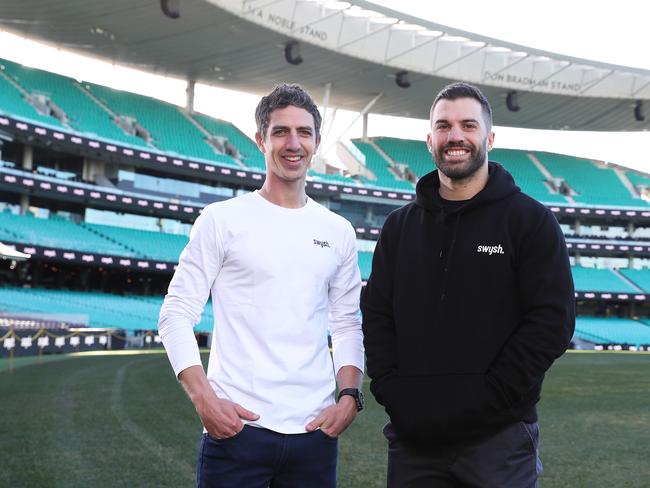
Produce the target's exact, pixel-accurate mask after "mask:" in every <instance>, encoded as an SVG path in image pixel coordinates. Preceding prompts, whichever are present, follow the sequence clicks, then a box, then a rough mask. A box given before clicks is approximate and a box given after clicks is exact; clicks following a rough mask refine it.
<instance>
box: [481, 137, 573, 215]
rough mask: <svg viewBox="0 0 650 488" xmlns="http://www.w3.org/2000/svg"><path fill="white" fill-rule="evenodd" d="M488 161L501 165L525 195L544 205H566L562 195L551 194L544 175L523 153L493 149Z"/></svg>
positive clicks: (513, 150)
mask: <svg viewBox="0 0 650 488" xmlns="http://www.w3.org/2000/svg"><path fill="white" fill-rule="evenodd" d="M490 159H491V160H494V161H497V162H499V163H501V164H502V165H503V167H504V168H505V169H507V170H508V171H509V172H510V173H511V174H512V177H513V178H514V179H515V182H516V183H517V185H518V186H519V187H520V188H521V190H522V191H523V192H524V193H526V194H527V195H530V196H531V197H533V198H535V199H536V200H539V201H540V202H544V203H564V204H566V203H567V199H566V198H565V197H564V196H563V195H560V194H559V193H551V191H550V190H549V188H548V187H547V186H546V185H545V184H544V181H545V178H544V175H543V174H542V172H541V171H540V170H539V168H537V166H535V164H534V163H533V161H532V160H531V159H530V157H529V156H528V154H527V153H526V152H525V151H519V150H515V149H493V150H492V151H490Z"/></svg>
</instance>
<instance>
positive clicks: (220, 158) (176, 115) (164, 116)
mask: <svg viewBox="0 0 650 488" xmlns="http://www.w3.org/2000/svg"><path fill="white" fill-rule="evenodd" d="M83 87H84V88H85V89H87V90H88V91H89V92H91V93H92V94H93V95H94V96H95V97H97V98H98V99H99V100H101V101H102V103H104V104H106V105H107V106H108V107H110V109H111V110H113V112H115V113H116V114H118V115H120V116H125V117H132V118H133V119H135V121H137V123H138V124H140V125H141V126H142V127H143V128H144V129H146V130H147V131H148V132H149V134H150V135H151V138H152V141H151V142H152V143H153V145H154V146H155V147H157V148H158V149H162V150H163V151H170V152H173V153H176V154H178V155H183V156H186V157H192V158H198V159H201V160H202V161H208V162H218V163H219V164H222V165H226V166H230V167H233V168H240V166H239V165H238V164H237V163H236V162H235V161H234V160H233V158H232V157H231V156H228V155H226V154H219V153H217V152H216V150H215V149H214V148H213V147H211V146H210V145H209V144H208V143H207V142H206V140H205V136H204V134H203V133H202V132H201V131H200V130H199V129H198V128H197V127H196V126H195V125H194V124H193V123H192V122H191V121H190V119H189V118H188V117H187V116H186V115H185V114H183V113H182V112H181V110H180V109H179V107H177V106H175V105H172V104H169V103H165V102H163V101H161V100H156V99H154V98H150V97H145V96H142V95H136V94H135V93H128V92H124V91H118V90H113V89H111V88H107V87H104V86H100V85H95V84H93V83H89V82H83Z"/></svg>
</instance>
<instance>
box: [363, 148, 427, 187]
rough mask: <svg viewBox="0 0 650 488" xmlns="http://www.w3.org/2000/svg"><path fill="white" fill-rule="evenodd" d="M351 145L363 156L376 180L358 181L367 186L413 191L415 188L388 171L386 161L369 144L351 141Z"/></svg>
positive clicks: (364, 178)
mask: <svg viewBox="0 0 650 488" xmlns="http://www.w3.org/2000/svg"><path fill="white" fill-rule="evenodd" d="M352 143H353V144H354V145H355V146H357V148H358V149H359V150H360V151H361V152H362V153H363V154H364V155H365V157H366V167H367V168H368V169H369V170H370V171H372V173H373V174H374V175H375V177H376V178H377V179H376V180H373V179H370V178H367V177H364V176H360V177H359V179H360V180H361V181H362V182H363V183H365V184H366V185H367V186H374V187H379V188H385V189H389V190H400V191H408V192H413V191H414V190H415V186H414V185H413V184H412V183H410V182H408V181H406V180H402V179H399V178H398V177H397V176H396V175H394V174H393V173H392V172H391V171H390V170H389V169H388V168H389V163H388V161H386V160H385V159H384V158H383V157H382V155H381V154H379V153H378V152H377V150H376V149H375V148H374V147H372V146H371V145H370V144H369V143H367V142H363V141H361V140H359V139H355V140H353V141H352Z"/></svg>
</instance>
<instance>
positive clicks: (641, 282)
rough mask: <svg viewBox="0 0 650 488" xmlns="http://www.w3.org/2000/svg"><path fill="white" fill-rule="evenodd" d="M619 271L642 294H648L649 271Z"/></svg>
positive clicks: (649, 285) (649, 291) (649, 284)
mask: <svg viewBox="0 0 650 488" xmlns="http://www.w3.org/2000/svg"><path fill="white" fill-rule="evenodd" d="M619 271H620V272H621V274H622V275H623V276H625V277H626V278H627V279H628V280H630V281H631V282H633V283H634V284H635V285H636V286H638V287H639V288H641V289H642V290H643V291H644V292H646V293H650V269H648V268H645V269H621V270H619Z"/></svg>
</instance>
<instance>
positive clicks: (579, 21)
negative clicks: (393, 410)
mask: <svg viewBox="0 0 650 488" xmlns="http://www.w3.org/2000/svg"><path fill="white" fill-rule="evenodd" d="M374 3H376V4H378V5H383V6H385V7H388V8H392V9H395V10H401V11H403V12H405V13H407V14H409V15H413V16H417V17H421V18H424V19H427V20H430V21H432V22H436V23H438V24H443V25H447V26H451V27H455V28H458V29H462V30H465V31H468V32H474V33H477V34H481V35H485V36H488V37H493V38H497V39H501V40H504V41H507V42H510V43H515V44H521V45H524V46H528V47H533V48H537V49H542V50H545V51H550V52H556V53H560V54H565V55H569V56H574V57H580V58H586V59H592V60H596V61H601V62H606V63H611V64H617V65H625V66H631V67H636V68H643V69H650V55H648V52H647V45H648V42H647V33H646V29H645V27H646V25H645V23H647V20H646V21H644V19H643V17H644V16H643V15H641V12H640V10H639V2H635V1H632V0H618V1H617V2H616V3H615V6H614V4H612V3H611V1H610V2H608V3H606V2H605V1H604V0H591V1H587V0H572V1H567V0H545V1H544V2H521V1H514V0H512V1H511V0H493V1H491V2H486V1H485V0H481V1H480V0H463V1H462V2H454V3H450V2H441V1H438V0H435V1H426V2H424V1H419V0H399V1H395V0H374ZM524 8H525V10H524ZM0 57H1V58H6V59H10V60H13V61H17V62H20V63H24V64H26V65H29V66H34V67H37V68H41V69H46V70H49V71H54V72H57V73H60V74H64V75H67V76H71V77H73V78H76V79H80V80H81V79H83V80H87V81H91V82H95V83H99V84H104V85H108V86H111V87H114V88H117V89H122V90H129V91H135V92H139V93H142V94H145V95H149V96H155V97H158V98H161V99H163V100H166V101H168V102H171V103H176V104H179V105H184V103H185V83H184V81H182V80H177V79H172V78H164V77H161V76H157V75H152V74H148V73H143V72H138V71H135V70H133V69H129V68H125V67H121V66H114V65H111V64H110V63H105V62H101V61H97V60H94V59H88V58H83V57H81V56H79V55H76V54H72V53H69V52H65V51H62V50H59V49H55V48H52V47H49V46H45V45H43V44H39V43H36V42H33V41H30V40H27V39H23V38H20V37H17V36H14V35H12V34H8V33H6V32H2V31H0ZM297 81H299V80H297ZM433 96H434V94H432V98H433ZM257 102H258V97H256V96H251V95H248V94H244V93H238V92H232V91H229V90H223V89H219V88H215V87H208V86H204V85H197V87H196V96H195V107H196V109H197V110H198V111H201V112H204V113H208V114H210V115H213V116H216V117H219V118H222V119H225V120H229V121H231V122H233V123H235V124H236V125H237V126H238V127H239V128H240V129H242V130H243V131H244V132H245V133H246V134H247V135H249V136H250V137H253V135H254V132H255V124H254V120H253V114H254V110H255V106H256V104H257ZM356 118H357V114H354V113H351V112H344V111H338V113H337V116H336V119H335V121H334V123H333V124H332V126H331V128H328V127H325V128H324V135H326V137H325V139H324V141H323V144H322V145H323V148H325V149H327V148H331V147H333V144H334V142H335V141H336V139H337V138H338V137H339V135H341V134H342V133H343V132H344V131H346V130H347V132H345V136H346V137H348V138H354V137H360V136H361V133H362V123H361V119H358V120H356V122H355V119H356ZM428 132H429V126H428V122H427V121H424V120H415V119H401V118H396V117H385V116H378V115H371V116H370V120H369V135H370V136H380V135H385V136H392V137H402V138H409V139H421V140H422V141H424V140H425V138H426V134H427V133H428ZM495 133H496V139H495V147H501V148H514V149H528V150H545V151H551V152H558V153H564V154H571V155H576V156H581V157H586V158H592V159H597V160H602V161H606V162H610V163H615V164H619V165H624V166H628V167H631V168H634V169H638V170H641V171H644V172H647V173H650V133H649V132H642V133H639V132H636V133H620V132H617V133H603V132H597V133H590V132H576V131H542V130H529V129H514V128H506V127H495ZM329 154H330V155H331V154H332V153H329Z"/></svg>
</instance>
